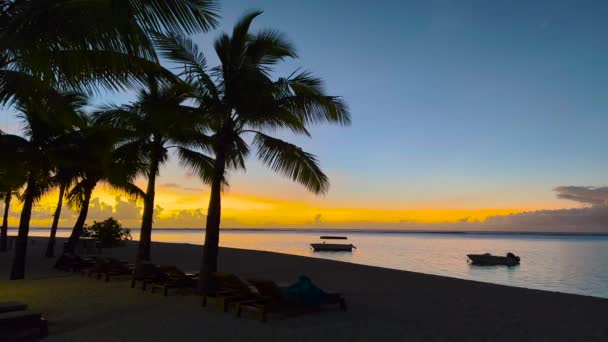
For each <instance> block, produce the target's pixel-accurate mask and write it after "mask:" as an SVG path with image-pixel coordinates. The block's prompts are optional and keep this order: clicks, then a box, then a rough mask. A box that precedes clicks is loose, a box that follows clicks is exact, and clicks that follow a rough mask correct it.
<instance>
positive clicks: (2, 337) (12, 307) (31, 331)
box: [0, 302, 48, 341]
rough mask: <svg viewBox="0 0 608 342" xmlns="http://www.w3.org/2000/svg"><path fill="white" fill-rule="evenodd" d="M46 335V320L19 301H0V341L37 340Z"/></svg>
mask: <svg viewBox="0 0 608 342" xmlns="http://www.w3.org/2000/svg"><path fill="white" fill-rule="evenodd" d="M47 335H48V326H47V321H46V319H45V318H44V317H42V315H41V314H39V313H34V312H31V311H29V310H28V309H27V305H26V304H23V303H19V302H0V341H38V340H39V339H41V338H44V337H46V336H47Z"/></svg>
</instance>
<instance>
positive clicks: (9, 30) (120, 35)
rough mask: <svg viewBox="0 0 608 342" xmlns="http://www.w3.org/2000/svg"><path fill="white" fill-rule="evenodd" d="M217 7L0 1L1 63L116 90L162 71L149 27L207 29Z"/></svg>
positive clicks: (174, 1) (208, 0) (186, 0)
mask: <svg viewBox="0 0 608 342" xmlns="http://www.w3.org/2000/svg"><path fill="white" fill-rule="evenodd" d="M217 12H218V5H217V2H216V1H215V0H147V1H141V0H89V1H76V0H37V1H32V0H0V51H2V53H1V54H2V58H0V61H1V62H3V63H0V65H4V66H8V68H9V69H11V70H19V71H23V72H27V73H29V74H31V75H33V76H35V78H36V79H38V80H42V81H43V83H46V84H47V85H50V86H60V87H71V88H78V89H81V90H84V89H86V90H89V91H93V90H95V87H97V86H99V85H103V86H106V87H108V88H111V89H117V88H122V87H124V86H127V85H132V83H133V82H140V81H145V77H146V75H147V74H148V73H150V72H153V71H156V72H158V71H161V69H160V67H159V64H158V59H157V56H156V53H155V51H154V48H153V44H152V41H151V39H150V37H151V34H152V33H153V32H171V33H173V34H194V33H200V32H206V31H208V30H209V29H211V28H213V27H215V26H216V25H217V19H218V14H217ZM2 76H3V75H2V74H1V73H0V84H2V83H6V82H5V81H4V80H2V79H1V78H2ZM167 76H168V77H171V76H172V75H167ZM9 83H10V82H9ZM11 90H16V91H19V89H18V88H16V87H11Z"/></svg>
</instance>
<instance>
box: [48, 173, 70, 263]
mask: <svg viewBox="0 0 608 342" xmlns="http://www.w3.org/2000/svg"><path fill="white" fill-rule="evenodd" d="M66 188H67V185H65V184H61V186H60V187H59V200H57V208H55V215H53V225H52V226H51V236H50V237H49V242H48V243H47V245H46V254H45V255H46V257H47V258H52V257H54V256H55V236H56V235H57V225H59V216H61V206H62V205H63V195H64V194H65V189H66Z"/></svg>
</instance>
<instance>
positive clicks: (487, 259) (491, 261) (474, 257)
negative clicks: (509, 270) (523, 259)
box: [467, 253, 520, 266]
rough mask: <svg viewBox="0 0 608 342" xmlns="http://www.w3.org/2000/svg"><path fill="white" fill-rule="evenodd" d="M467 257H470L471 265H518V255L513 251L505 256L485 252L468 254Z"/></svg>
mask: <svg viewBox="0 0 608 342" xmlns="http://www.w3.org/2000/svg"><path fill="white" fill-rule="evenodd" d="M467 257H469V259H471V263H472V264H473V265H479V266H499V265H504V266H516V265H519V261H520V259H519V257H518V256H517V255H515V254H513V253H507V255H506V256H499V255H492V254H490V253H485V254H468V255H467Z"/></svg>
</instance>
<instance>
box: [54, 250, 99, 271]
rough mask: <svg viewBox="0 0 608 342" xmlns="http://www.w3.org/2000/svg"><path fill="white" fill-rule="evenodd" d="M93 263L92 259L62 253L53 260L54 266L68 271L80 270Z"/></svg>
mask: <svg viewBox="0 0 608 342" xmlns="http://www.w3.org/2000/svg"><path fill="white" fill-rule="evenodd" d="M93 264H94V260H93V259H88V258H82V257H80V256H79V255H77V254H71V253H63V254H62V255H61V256H60V257H59V258H57V261H56V262H55V266H54V267H55V268H56V269H59V270H63V271H68V272H80V271H82V270H83V269H86V268H90V267H92V266H93Z"/></svg>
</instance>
